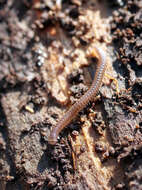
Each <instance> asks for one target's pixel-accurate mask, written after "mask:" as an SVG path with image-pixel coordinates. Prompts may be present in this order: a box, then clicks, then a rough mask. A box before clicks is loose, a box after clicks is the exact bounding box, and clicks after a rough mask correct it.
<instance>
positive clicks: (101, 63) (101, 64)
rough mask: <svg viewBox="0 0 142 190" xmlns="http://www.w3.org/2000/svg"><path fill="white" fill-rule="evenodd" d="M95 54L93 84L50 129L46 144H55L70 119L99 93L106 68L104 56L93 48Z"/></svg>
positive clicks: (98, 49) (97, 49) (102, 52)
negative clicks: (95, 67)
mask: <svg viewBox="0 0 142 190" xmlns="http://www.w3.org/2000/svg"><path fill="white" fill-rule="evenodd" d="M95 52H96V53H97V57H98V63H97V69H96V73H95V76H94V80H93V83H92V85H91V87H90V89H89V90H88V91H87V92H86V93H85V94H84V95H83V96H82V97H81V98H80V99H79V100H78V101H77V102H76V103H74V104H73V106H72V107H71V108H70V109H69V110H68V111H67V112H66V113H65V114H64V116H63V117H62V118H61V119H60V120H59V122H58V123H57V125H56V126H55V127H53V128H52V130H51V133H50V136H49V138H48V142H49V143H50V144H52V145H54V144H56V142H57V138H58V135H59V133H60V132H61V131H62V129H63V128H65V127H66V126H67V125H68V124H69V123H70V122H71V121H72V119H73V118H74V117H75V116H76V115H77V113H78V112H79V111H80V110H82V109H83V108H84V107H85V105H86V104H87V103H88V102H89V101H90V100H92V99H93V98H94V97H95V96H96V94H97V93H98V91H99V88H100V86H101V83H102V79H103V76H104V73H105V68H106V64H107V62H106V54H105V52H104V51H103V50H101V49H100V48H98V47H95Z"/></svg>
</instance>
